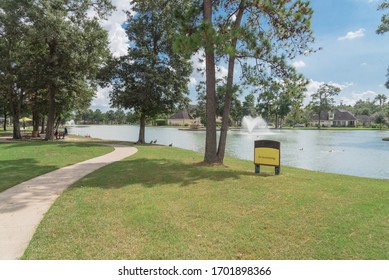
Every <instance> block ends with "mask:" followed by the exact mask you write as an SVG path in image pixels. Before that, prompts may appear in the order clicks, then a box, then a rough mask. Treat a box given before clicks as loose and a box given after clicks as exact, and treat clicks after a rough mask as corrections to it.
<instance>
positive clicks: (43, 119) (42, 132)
mask: <svg viewBox="0 0 389 280" xmlns="http://www.w3.org/2000/svg"><path fill="white" fill-rule="evenodd" d="M45 119H46V117H45V116H44V115H43V116H42V123H41V134H44V133H45Z"/></svg>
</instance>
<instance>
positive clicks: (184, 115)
mask: <svg viewBox="0 0 389 280" xmlns="http://www.w3.org/2000/svg"><path fill="white" fill-rule="evenodd" d="M167 123H168V125H179V126H191V125H195V124H200V119H198V118H194V117H193V116H192V115H191V114H190V113H188V110H181V111H178V112H177V113H175V114H174V115H172V116H171V117H170V118H168V119H167Z"/></svg>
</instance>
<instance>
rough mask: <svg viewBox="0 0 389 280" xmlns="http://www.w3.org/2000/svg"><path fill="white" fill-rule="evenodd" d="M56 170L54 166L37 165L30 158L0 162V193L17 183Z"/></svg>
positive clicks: (36, 162)
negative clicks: (1, 175)
mask: <svg viewBox="0 0 389 280" xmlns="http://www.w3.org/2000/svg"><path fill="white" fill-rule="evenodd" d="M55 169H57V167H56V166H50V165H45V166H42V165H39V162H38V161H37V160H34V159H31V158H25V159H17V160H0V174H4V175H3V176H4V177H3V178H1V180H0V193H1V192H2V191H4V190H6V189H8V188H11V187H13V186H15V185H17V184H19V183H22V182H24V181H27V180H29V179H32V178H34V177H36V176H38V175H41V174H44V173H47V172H49V171H52V170H55Z"/></svg>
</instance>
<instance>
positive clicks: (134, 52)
mask: <svg viewBox="0 0 389 280" xmlns="http://www.w3.org/2000/svg"><path fill="white" fill-rule="evenodd" d="M181 3H182V1H180V0H176V1H154V0H147V1H132V4H133V6H132V9H133V13H130V12H128V13H127V15H128V20H127V26H126V32H127V36H128V38H129V40H130V47H129V49H128V55H127V56H123V57H121V58H119V59H117V61H116V64H115V65H114V70H113V79H112V83H113V90H112V92H111V94H110V98H111V102H112V105H113V106H114V107H119V108H125V109H133V110H134V111H135V112H137V113H139V114H140V115H141V130H142V127H143V128H144V123H142V119H143V120H144V118H146V117H155V116H157V115H158V114H161V113H168V112H171V111H173V110H174V109H175V106H176V105H177V104H180V103H185V102H187V101H188V99H187V98H186V97H185V94H187V93H188V89H187V85H188V82H189V75H190V73H191V70H192V69H191V66H190V64H189V61H188V60H187V59H186V58H184V57H183V56H182V55H180V54H177V53H175V52H174V50H173V36H174V32H175V30H176V28H177V27H176V21H175V20H174V17H173V16H174V14H173V11H174V9H175V7H176V6H179V5H180V4H181ZM142 138H144V135H143V136H141V135H140V138H139V142H141V143H143V142H144V139H142Z"/></svg>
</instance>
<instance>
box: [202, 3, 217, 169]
mask: <svg viewBox="0 0 389 280" xmlns="http://www.w3.org/2000/svg"><path fill="white" fill-rule="evenodd" d="M204 22H205V23H206V24H208V28H206V29H205V31H204V32H205V34H204V35H205V38H206V42H207V43H206V46H205V71H206V75H205V79H206V82H205V89H206V104H205V114H206V116H205V119H206V133H205V153H204V162H205V163H217V162H218V157H217V150H216V148H217V147H216V146H217V143H216V73H215V49H214V38H213V34H212V32H211V30H212V0H204Z"/></svg>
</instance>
